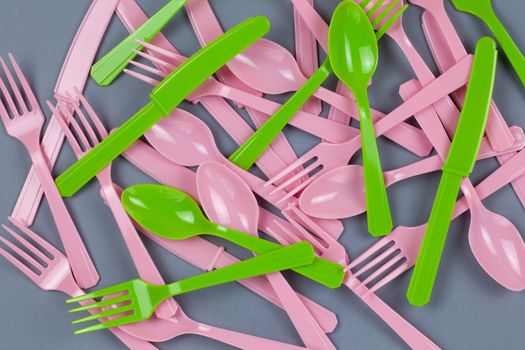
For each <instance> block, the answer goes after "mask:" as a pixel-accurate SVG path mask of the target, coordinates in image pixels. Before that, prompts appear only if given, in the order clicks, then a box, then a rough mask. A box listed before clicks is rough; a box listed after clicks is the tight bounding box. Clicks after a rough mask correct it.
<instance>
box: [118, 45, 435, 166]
mask: <svg viewBox="0 0 525 350" xmlns="http://www.w3.org/2000/svg"><path fill="white" fill-rule="evenodd" d="M141 45H143V46H144V47H145V48H147V49H148V51H149V52H154V53H156V54H157V56H153V55H151V54H149V53H143V52H140V51H136V53H137V55H139V56H141V57H143V58H146V59H148V60H149V61H151V62H153V63H155V64H157V65H161V66H162V67H164V69H165V70H160V69H156V68H153V67H151V66H148V65H145V64H143V63H140V62H137V61H130V62H129V63H130V64H131V65H133V66H135V67H138V68H140V69H142V70H144V71H146V72H148V73H151V74H154V75H155V76H158V77H161V78H163V77H165V76H166V75H167V74H168V73H169V72H170V71H172V70H173V69H175V68H176V66H177V65H180V64H182V62H184V60H185V57H183V56H180V55H177V54H174V53H172V52H169V51H167V50H163V49H162V48H159V47H157V46H155V45H152V44H149V43H144V42H141ZM160 57H162V58H160ZM124 72H125V73H127V74H129V75H131V76H133V77H135V78H137V79H139V80H142V81H144V82H146V83H148V84H150V85H153V86H156V85H157V84H158V83H159V81H158V80H157V79H154V78H150V77H149V76H146V75H144V74H142V73H139V72H136V71H133V70H129V69H125V70H124ZM204 96H221V97H224V98H227V99H231V100H233V101H237V102H240V103H242V104H243V105H244V106H249V107H251V108H252V109H254V110H258V111H261V112H263V113H264V114H265V115H273V114H274V113H275V112H276V111H277V110H278V109H279V108H280V107H281V105H279V104H278V103H276V102H273V101H270V100H267V99H264V98H262V97H258V96H255V95H251V94H249V93H246V92H244V91H241V90H238V89H235V88H232V87H230V86H227V85H224V84H222V83H220V82H218V81H217V80H215V79H209V80H208V81H207V82H206V83H204V84H203V85H201V86H200V87H199V89H197V90H196V91H194V92H193V94H192V95H191V96H190V98H191V99H192V100H193V102H197V101H199V100H200V99H201V98H202V97H204ZM334 101H336V102H334V103H337V104H338V106H339V108H341V109H343V110H345V111H346V112H348V113H351V114H353V115H356V114H358V112H357V106H356V104H355V102H353V101H350V100H349V99H347V98H345V97H343V96H336V95H334ZM372 113H373V117H374V118H375V119H380V118H383V117H384V114H382V113H381V112H378V111H372ZM265 118H266V119H267V117H265ZM290 125H293V126H295V127H297V128H300V129H302V130H304V131H306V132H309V133H311V134H312V135H315V136H317V137H320V138H322V139H324V140H326V141H328V142H332V143H340V142H344V141H347V140H349V139H351V138H353V137H355V136H356V135H358V134H359V131H358V130H356V129H354V128H351V127H348V126H346V125H341V124H339V123H335V122H332V121H330V120H326V119H324V118H319V117H317V116H313V115H310V114H308V113H304V112H301V111H299V112H298V113H297V114H296V115H295V117H294V118H293V119H292V120H291V121H290ZM385 136H387V137H389V138H390V139H392V140H393V141H395V142H398V143H399V144H400V145H402V146H403V147H405V148H407V149H409V150H410V151H412V152H414V153H416V154H417V155H419V156H424V155H428V154H429V153H430V151H431V149H432V146H431V145H430V143H429V142H428V140H427V138H426V136H425V135H424V134H423V133H422V132H421V130H420V129H418V128H415V127H413V126H411V125H409V124H405V123H403V124H400V126H398V127H397V128H395V132H387V133H386V134H385Z"/></svg>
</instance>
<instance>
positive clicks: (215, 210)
mask: <svg viewBox="0 0 525 350" xmlns="http://www.w3.org/2000/svg"><path fill="white" fill-rule="evenodd" d="M197 191H198V193H199V199H200V202H201V205H202V208H203V209H204V212H205V213H206V215H207V216H208V219H210V220H211V221H213V222H215V223H218V224H221V225H224V226H227V227H230V228H233V229H234V230H238V231H240V232H246V233H250V234H252V235H254V236H257V235H258V231H257V226H258V221H259V205H258V203H257V200H256V199H255V196H254V195H253V193H252V190H251V189H250V188H249V187H248V186H247V185H246V184H245V183H244V181H242V179H241V178H240V177H239V176H238V175H237V174H235V173H234V172H233V171H231V170H230V169H228V168H227V167H225V166H224V165H222V164H219V163H216V162H207V163H204V164H202V165H201V166H200V167H199V169H198V170H197ZM267 278H268V280H269V281H270V283H271V285H272V287H273V289H274V290H275V292H276V294H277V296H278V297H279V300H280V301H281V303H282V304H283V306H284V309H285V311H286V312H287V314H288V316H289V317H290V320H291V321H292V323H293V324H294V326H295V328H296V329H297V332H298V333H299V335H300V336H301V339H302V340H303V342H304V344H305V345H306V346H307V347H308V348H311V349H335V346H334V345H333V344H332V343H331V342H330V339H329V338H328V337H327V336H326V334H325V333H324V332H323V330H322V329H321V327H320V326H319V324H318V323H317V321H316V320H315V319H314V317H313V316H312V314H311V313H310V312H309V311H308V309H307V308H306V307H305V305H304V304H303V302H302V301H301V299H299V297H298V295H297V294H296V293H295V291H294V290H293V289H292V287H291V286H290V285H289V284H288V282H287V281H286V280H285V279H284V277H283V275H282V274H281V273H272V274H269V275H268V276H267Z"/></svg>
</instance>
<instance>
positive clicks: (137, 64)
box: [128, 60, 168, 78]
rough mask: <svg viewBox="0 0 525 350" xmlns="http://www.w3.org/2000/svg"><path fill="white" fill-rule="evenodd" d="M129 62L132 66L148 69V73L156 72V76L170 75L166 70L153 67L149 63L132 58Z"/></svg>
mask: <svg viewBox="0 0 525 350" xmlns="http://www.w3.org/2000/svg"><path fill="white" fill-rule="evenodd" d="M128 62H129V64H131V65H132V66H135V67H137V68H140V69H142V70H143V71H146V72H148V73H151V74H155V75H156V76H159V77H163V78H164V77H166V76H167V75H168V74H167V73H166V72H165V71H163V70H160V69H157V68H155V67H152V66H148V65H147V64H144V63H140V62H137V61H133V60H130V61H128Z"/></svg>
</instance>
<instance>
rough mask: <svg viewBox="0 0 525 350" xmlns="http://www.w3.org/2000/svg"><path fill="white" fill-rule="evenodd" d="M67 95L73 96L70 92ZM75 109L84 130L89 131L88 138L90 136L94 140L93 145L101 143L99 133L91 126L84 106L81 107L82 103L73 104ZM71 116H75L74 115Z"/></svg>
mask: <svg viewBox="0 0 525 350" xmlns="http://www.w3.org/2000/svg"><path fill="white" fill-rule="evenodd" d="M67 95H68V96H70V97H71V95H70V94H69V92H68V93H67ZM73 109H74V110H75V113H76V115H77V116H78V119H80V123H81V124H82V126H83V127H84V130H85V131H86V133H87V136H86V138H87V137H89V139H90V140H91V142H92V145H98V144H99V143H100V140H99V137H98V136H97V133H96V132H95V130H93V127H92V126H91V124H90V123H89V122H88V120H87V118H86V114H85V113H84V111H83V110H82V108H80V104H77V103H75V104H73ZM71 118H73V116H72V117H71Z"/></svg>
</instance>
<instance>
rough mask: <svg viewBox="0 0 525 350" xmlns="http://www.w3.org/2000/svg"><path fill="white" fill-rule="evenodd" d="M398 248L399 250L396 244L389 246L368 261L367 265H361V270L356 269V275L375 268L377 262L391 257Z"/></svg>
mask: <svg viewBox="0 0 525 350" xmlns="http://www.w3.org/2000/svg"><path fill="white" fill-rule="evenodd" d="M396 250H397V247H396V246H391V247H390V248H388V249H387V250H385V251H384V252H382V253H381V254H379V255H378V256H376V257H375V258H374V259H372V261H370V262H369V263H367V264H366V265H365V266H363V267H361V268H360V269H359V271H356V272H355V273H354V276H356V277H359V276H361V275H362V274H363V273H365V272H366V271H370V270H371V269H373V268H374V267H375V266H377V264H379V263H380V262H382V261H383V260H385V259H386V258H387V257H389V256H390V255H392V254H393V253H394V252H395V251H396Z"/></svg>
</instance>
